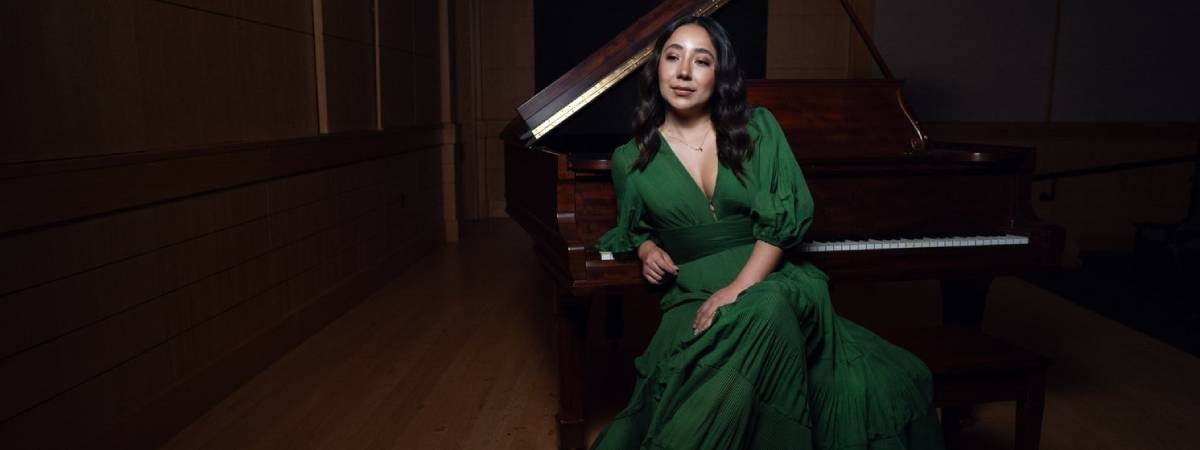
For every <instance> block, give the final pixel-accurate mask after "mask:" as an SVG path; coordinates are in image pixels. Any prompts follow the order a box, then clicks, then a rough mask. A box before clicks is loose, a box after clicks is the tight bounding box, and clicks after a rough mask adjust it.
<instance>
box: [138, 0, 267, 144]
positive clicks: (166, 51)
mask: <svg viewBox="0 0 1200 450" xmlns="http://www.w3.org/2000/svg"><path fill="white" fill-rule="evenodd" d="M136 9H137V42H138V45H137V48H138V54H139V57H140V62H141V66H140V67H141V73H142V78H143V89H142V92H143V96H144V105H145V108H144V111H145V121H146V145H147V146H149V147H151V148H162V147H180V146H187V145H198V144H208V143H217V142H233V141H241V140H242V139H243V138H244V136H245V133H246V130H245V127H244V126H243V124H242V123H241V122H240V120H239V119H240V118H241V117H242V115H241V111H242V110H243V108H244V106H245V103H246V102H247V96H246V93H245V86H244V81H243V79H242V74H241V68H240V67H239V65H238V64H237V63H238V57H237V50H236V49H237V48H238V45H239V43H238V38H237V36H238V32H237V29H238V20H237V19H233V18H230V17H224V16H219V15H215V14H211V13H207V12H202V11H196V10H193V9H188V8H182V7H179V6H175V5H171V4H167V3H161V2H154V1H143V2H139V3H137V8H136Z"/></svg>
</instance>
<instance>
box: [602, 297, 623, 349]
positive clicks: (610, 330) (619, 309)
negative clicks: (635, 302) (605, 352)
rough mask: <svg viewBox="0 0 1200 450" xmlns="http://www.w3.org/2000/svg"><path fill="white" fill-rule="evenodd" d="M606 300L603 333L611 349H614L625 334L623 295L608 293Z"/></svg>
mask: <svg viewBox="0 0 1200 450" xmlns="http://www.w3.org/2000/svg"><path fill="white" fill-rule="evenodd" d="M607 302H608V303H607V304H606V305H605V312H604V334H605V336H606V337H608V343H609V344H611V345H612V348H613V350H616V348H617V344H618V343H620V341H621V337H622V336H623V335H624V334H625V312H624V304H625V302H624V296H622V295H620V294H610V295H608V296H607Z"/></svg>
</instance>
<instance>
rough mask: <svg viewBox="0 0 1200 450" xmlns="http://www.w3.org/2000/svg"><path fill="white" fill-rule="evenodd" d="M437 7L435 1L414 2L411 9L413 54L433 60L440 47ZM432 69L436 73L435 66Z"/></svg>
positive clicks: (417, 0)
mask: <svg viewBox="0 0 1200 450" xmlns="http://www.w3.org/2000/svg"><path fill="white" fill-rule="evenodd" d="M437 5H438V2H437V0H414V1H413V8H412V18H413V22H412V27H413V52H414V53H416V54H418V55H421V56H427V57H430V58H434V60H436V59H437V57H438V50H439V45H440V44H439V43H438V38H439V37H438V6H437ZM433 67H434V69H433V71H434V72H437V64H434V65H433ZM435 90H436V89H435Z"/></svg>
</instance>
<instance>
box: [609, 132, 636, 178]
mask: <svg viewBox="0 0 1200 450" xmlns="http://www.w3.org/2000/svg"><path fill="white" fill-rule="evenodd" d="M637 157H638V148H637V142H635V141H634V140H633V139H630V140H629V141H628V142H626V143H624V144H621V145H620V146H619V147H617V148H616V149H615V150H613V153H612V167H613V168H614V169H615V168H617V167H621V168H624V169H625V170H626V172H628V171H629V167H630V166H632V165H633V162H634V161H636V160H637Z"/></svg>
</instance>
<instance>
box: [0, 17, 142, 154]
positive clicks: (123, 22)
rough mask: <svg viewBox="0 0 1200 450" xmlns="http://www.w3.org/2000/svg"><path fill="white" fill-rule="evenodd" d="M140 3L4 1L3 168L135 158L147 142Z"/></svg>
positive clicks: (0, 25)
mask: <svg viewBox="0 0 1200 450" xmlns="http://www.w3.org/2000/svg"><path fill="white" fill-rule="evenodd" d="M133 8H134V2H133V0H111V1H106V2H85V3H80V2H75V1H70V0H52V1H40V2H5V3H4V6H3V7H2V9H0V13H2V14H0V16H3V18H2V19H0V28H2V29H4V35H5V38H4V39H2V41H3V42H0V49H2V50H4V55H6V58H8V59H9V60H12V61H15V64H9V65H8V67H7V68H6V70H4V71H3V74H0V103H3V104H4V105H5V108H4V109H5V111H4V112H3V113H0V123H3V125H0V127H2V128H0V129H2V130H3V131H4V133H5V134H6V135H7V136H9V139H11V141H10V143H9V145H7V146H6V149H5V151H4V152H2V153H0V163H11V162H21V161H35V160H45V159H54V158H65V157H78V156H91V155H98V154H111V153H119V152H127V151H132V150H135V149H138V148H141V147H142V146H143V145H144V142H145V133H146V124H145V123H144V118H143V112H142V98H143V97H142V89H141V74H140V73H139V71H138V70H137V67H138V65H139V55H138V52H137V51H135V48H136V46H135V45H134V43H135V31H134V30H135V27H134V14H133Z"/></svg>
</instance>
